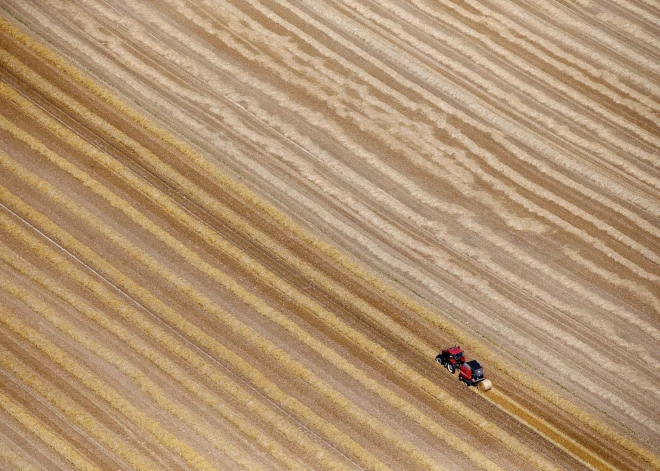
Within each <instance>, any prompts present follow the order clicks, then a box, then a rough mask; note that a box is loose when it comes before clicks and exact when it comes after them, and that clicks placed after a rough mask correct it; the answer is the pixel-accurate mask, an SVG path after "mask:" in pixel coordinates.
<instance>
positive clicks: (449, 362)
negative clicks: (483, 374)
mask: <svg viewBox="0 0 660 471" xmlns="http://www.w3.org/2000/svg"><path fill="white" fill-rule="evenodd" d="M435 361H437V362H438V363H440V364H441V365H442V366H444V367H445V368H447V371H449V372H450V373H451V374H454V372H455V371H456V370H457V369H459V368H460V367H461V365H462V364H463V363H465V356H464V355H463V350H461V347H451V348H448V349H447V350H443V351H441V352H440V353H438V355H437V356H436V357H435Z"/></svg>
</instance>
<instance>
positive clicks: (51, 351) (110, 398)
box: [0, 286, 215, 471]
mask: <svg viewBox="0 0 660 471" xmlns="http://www.w3.org/2000/svg"><path fill="white" fill-rule="evenodd" d="M2 288H3V289H4V288H5V287H4V286H3V287H2ZM1 314H2V315H0V323H2V324H4V325H5V326H6V327H8V328H9V329H10V330H11V331H12V332H14V333H15V334H17V335H18V336H20V337H22V338H23V339H25V340H26V341H28V342H29V343H31V344H32V345H34V346H35V347H36V348H37V349H38V350H40V351H41V352H42V353H44V354H45V355H46V356H47V357H48V358H50V360H52V361H53V362H54V363H56V364H57V365H59V366H60V367H61V368H62V369H63V370H64V371H66V372H68V373H69V374H70V375H71V376H73V377H74V378H76V379H77V380H78V381H79V382H80V383H81V384H83V385H84V386H86V387H87V388H89V389H90V390H92V391H94V392H95V393H96V394H97V395H98V396H99V397H100V398H102V399H103V400H104V401H106V402H107V403H108V404H109V405H111V406H112V407H113V408H114V409H116V410H117V411H118V412H120V413H121V414H123V415H124V416H125V417H126V418H128V419H129V420H130V421H131V422H133V423H134V424H136V425H138V426H139V427H141V428H143V429H144V430H145V431H147V432H148V433H149V434H150V435H151V436H152V437H153V438H154V439H156V441H158V442H160V443H161V444H163V445H165V446H166V447H167V448H169V449H171V450H172V451H174V452H175V453H176V454H178V455H179V456H180V457H181V458H183V459H184V460H185V461H186V462H187V463H188V464H189V465H190V466H191V467H192V468H194V469H197V470H200V471H211V470H215V468H214V467H213V466H212V465H211V463H210V462H209V461H208V460H207V459H206V458H204V457H203V456H201V455H199V454H198V453H197V452H196V451H195V450H194V449H193V448H192V447H191V446H190V445H188V444H186V443H185V442H183V441H182V440H180V439H179V438H178V437H177V436H175V435H173V434H172V433H171V432H168V431H167V430H166V429H165V428H164V427H163V426H162V425H161V424H160V423H159V422H158V421H156V420H154V419H152V418H151V417H150V416H149V415H148V414H146V413H145V412H143V411H141V410H140V409H138V408H137V407H135V406H134V405H133V404H132V403H130V402H129V401H128V400H127V399H125V398H123V397H122V396H121V395H120V394H119V393H118V392H117V391H116V390H114V389H112V388H111V387H109V386H108V385H107V383H106V382H105V381H103V380H101V379H99V378H98V376H97V375H95V374H94V373H93V372H92V371H90V370H89V369H88V368H86V367H84V366H82V365H81V364H80V363H78V362H77V361H76V360H75V359H74V358H72V357H71V356H70V355H69V354H67V353H66V352H64V351H63V350H62V349H61V348H59V347H58V346H57V345H55V344H53V343H52V342H51V341H50V340H48V339H46V338H44V337H43V336H42V335H40V334H39V333H38V332H37V331H35V330H34V329H32V328H31V327H29V326H27V325H26V324H24V323H23V322H21V321H20V320H19V319H17V318H16V317H15V316H14V315H13V314H10V313H9V312H7V311H3V312H1Z"/></svg>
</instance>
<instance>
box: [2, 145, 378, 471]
mask: <svg viewBox="0 0 660 471" xmlns="http://www.w3.org/2000/svg"><path fill="white" fill-rule="evenodd" d="M1 156H2V154H0V157H1ZM0 198H1V199H0V201H2V203H3V204H5V205H7V206H8V207H10V208H11V209H12V210H13V211H16V212H17V213H18V214H20V215H21V216H22V217H24V218H26V219H27V220H28V221H32V223H34V224H36V226H37V227H39V228H40V230H41V231H44V232H45V233H47V234H49V235H50V237H53V238H55V240H57V241H58V243H59V244H61V245H62V246H64V247H67V248H68V250H71V251H72V253H74V254H75V255H76V256H77V257H79V258H81V259H82V260H85V263H87V264H89V265H90V266H91V267H92V268H93V269H94V270H96V271H99V272H101V273H104V275H105V276H108V277H109V278H110V280H111V281H112V283H113V284H114V285H115V286H118V287H119V288H120V289H121V290H122V291H123V292H125V293H126V294H127V295H128V296H130V297H131V298H133V299H136V300H137V301H138V302H139V303H140V304H141V305H143V306H144V307H145V308H147V309H148V310H149V311H150V312H152V313H154V314H156V315H157V316H158V317H159V318H161V319H163V320H164V321H165V322H166V323H167V324H168V325H170V326H171V327H173V328H174V329H176V330H177V331H178V332H181V333H183V334H184V335H185V336H186V337H187V338H190V339H191V340H194V342H195V343H196V344H197V345H199V346H200V347H201V348H203V349H204V350H206V351H208V352H210V353H211V354H212V355H213V357H215V358H218V359H221V360H222V361H223V362H227V363H228V364H230V365H231V366H232V368H234V369H235V370H237V371H238V372H239V373H240V375H241V376H242V377H243V378H245V379H246V380H247V381H248V382H249V383H250V384H252V385H253V386H254V387H255V388H257V389H258V390H259V391H261V393H262V394H263V395H264V396H265V397H268V398H269V399H270V400H272V401H273V402H274V403H275V404H278V405H280V407H281V408H282V409H283V410H285V411H288V412H289V413H290V414H292V415H293V416H294V417H298V418H299V419H300V420H302V421H303V422H304V423H306V424H308V425H309V426H310V427H311V428H313V429H315V430H317V431H319V433H320V434H321V436H323V437H324V438H325V439H326V440H328V441H329V442H330V443H333V444H335V445H336V446H338V447H340V448H341V449H342V450H343V451H344V452H346V453H347V454H348V455H349V456H352V457H354V458H355V459H356V460H357V461H359V462H361V463H363V464H364V465H365V466H366V467H367V468H369V469H374V470H382V471H387V470H388V469H389V468H387V467H386V466H385V465H384V464H382V463H381V462H380V461H379V460H378V459H377V458H376V457H375V456H374V455H373V454H371V453H370V452H369V451H367V450H365V449H364V448H362V446H361V445H359V444H358V443H356V442H355V441H354V440H353V439H352V438H350V437H349V436H348V435H347V434H345V433H344V432H342V431H341V430H339V429H338V428H337V427H335V426H334V425H332V424H331V423H329V422H328V421H326V420H325V419H323V418H321V417H319V416H318V415H317V414H316V413H315V412H313V411H312V410H311V409H309V408H308V407H307V406H305V405H304V404H302V403H301V402H300V401H298V400H297V399H295V398H293V397H291V396H290V395H289V394H287V393H286V392H284V391H282V390H281V389H279V388H278V387H277V386H276V385H274V384H273V383H272V382H271V381H270V380H268V379H267V378H266V377H265V376H264V375H263V374H262V373H261V372H259V371H258V370H257V369H256V368H254V367H253V366H252V365H250V364H249V363H248V362H246V361H245V360H243V358H241V357H240V356H238V355H236V354H235V353H234V352H233V351H231V350H230V349H228V348H227V347H225V346H224V345H222V344H221V343H220V342H218V341H217V340H215V339H214V338H213V337H212V336H210V335H209V334H207V333H206V332H204V331H203V330H201V329H200V328H198V327H197V326H195V325H194V324H192V323H190V322H189V321H188V320H186V319H185V318H184V317H183V316H181V315H180V314H179V313H178V312H177V311H175V310H174V309H172V308H171V307H170V306H168V305H167V304H165V303H164V302H163V301H161V300H160V299H159V298H156V297H155V296H153V295H152V294H151V293H149V292H148V291H147V290H146V289H144V288H143V287H142V286H140V285H138V284H137V283H135V282H134V281H133V280H132V279H130V278H129V277H127V276H126V275H124V274H123V273H122V272H120V271H119V270H117V269H116V268H114V267H113V266H111V265H110V264H108V263H107V262H106V261H105V260H104V259H102V258H101V257H99V256H98V255H97V254H95V253H94V252H92V251H91V250H89V249H88V248H87V247H86V246H84V245H83V244H80V243H78V242H77V241H76V240H75V239H74V238H73V237H71V236H70V235H69V234H67V233H65V232H64V231H62V230H61V229H60V228H59V227H58V226H56V225H55V224H53V223H52V222H51V221H50V220H48V219H47V218H46V217H45V216H43V215H42V214H40V213H38V212H36V211H34V210H33V209H32V208H29V207H28V206H27V205H25V204H24V203H23V202H22V201H21V200H20V199H18V198H15V197H12V196H11V195H10V194H9V193H8V192H7V191H6V190H4V188H3V189H1V190H0ZM3 223H4V224H5V225H6V227H8V228H12V230H13V231H17V232H16V233H17V234H21V237H25V235H26V234H27V233H26V232H25V231H21V230H20V229H19V228H18V227H17V226H13V227H12V225H11V224H10V222H9V221H7V220H6V218H4V217H3ZM26 240H29V239H26ZM39 253H42V254H46V252H45V251H43V252H42V251H40V252H39ZM62 267H66V268H62ZM58 268H60V269H62V271H63V272H64V273H66V269H68V268H70V265H69V264H61V265H58ZM131 320H132V319H131ZM139 327H140V328H141V329H145V326H144V325H142V324H140V325H139ZM147 329H148V333H150V334H153V333H154V332H158V331H157V330H154V331H152V330H151V329H150V328H148V327H147ZM161 331H162V329H161ZM216 379H217V378H216Z"/></svg>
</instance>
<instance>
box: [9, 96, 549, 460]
mask: <svg viewBox="0 0 660 471" xmlns="http://www.w3.org/2000/svg"><path fill="white" fill-rule="evenodd" d="M14 99H16V100H18V101H19V102H21V103H22V104H21V107H22V108H25V107H27V106H28V104H27V103H24V102H22V101H21V100H20V99H19V98H18V97H14ZM35 119H36V116H35ZM41 121H42V123H48V122H49V121H52V120H48V119H47V118H45V117H42V119H41ZM45 125H46V124H45ZM49 128H51V129H53V128H55V129H54V132H55V133H56V134H58V135H60V137H62V134H68V135H69V139H71V140H72V142H74V143H75V144H72V145H84V143H82V142H79V141H80V140H79V139H76V138H75V137H74V136H73V135H70V133H67V132H66V130H64V129H62V128H61V126H58V125H56V124H55V123H53V122H50V125H49ZM23 138H24V139H28V138H27V137H26V136H24V137H23ZM28 140H29V139H28ZM35 147H38V146H37V145H36V144H33V148H35ZM85 147H87V152H89V153H90V155H92V154H93V155H95V156H96V157H97V158H98V159H99V160H100V161H102V162H104V165H107V164H108V160H109V159H108V157H107V156H106V155H104V154H102V153H100V152H98V151H96V150H95V149H93V148H91V146H88V145H87V146H85ZM42 154H44V156H46V157H47V158H49V160H51V161H53V162H54V163H56V164H57V165H58V166H60V167H61V168H63V169H65V170H67V171H69V172H70V173H72V175H74V176H76V175H77V177H76V178H79V179H83V182H84V181H85V180H84V179H85V175H83V173H84V172H81V171H79V170H76V169H75V167H74V166H72V165H69V164H67V163H66V162H65V161H64V160H63V159H61V158H58V157H57V156H54V155H53V154H52V153H48V152H45V151H44V150H43V149H42ZM5 160H6V159H5ZM5 165H7V164H6V163H5ZM9 165H11V166H13V164H9ZM113 171H114V172H115V173H116V174H118V175H119V176H122V177H123V178H126V176H129V177H130V174H129V173H128V171H127V170H126V169H122V168H121V167H119V166H118V163H115V164H114V166H113ZM19 172H20V170H19ZM26 175H27V174H26ZM26 178H29V177H27V176H26ZM127 181H128V183H129V184H132V185H138V188H140V184H141V186H142V190H141V192H142V193H143V194H148V195H149V197H150V198H153V200H154V203H155V204H157V205H164V204H166V203H169V204H167V206H165V208H166V210H167V212H168V213H170V214H173V213H174V214H177V213H178V217H179V218H180V219H183V220H184V221H187V222H184V225H185V226H186V227H190V228H194V229H193V230H196V231H197V232H198V233H199V231H200V230H201V228H204V229H206V230H205V231H203V232H202V233H201V234H200V236H202V237H203V239H204V240H206V241H207V242H209V243H210V244H211V245H212V246H213V247H215V248H216V249H218V250H222V251H225V252H229V253H230V254H231V256H232V257H233V258H235V259H236V260H237V261H238V262H239V263H241V264H242V265H244V266H246V268H247V269H248V270H249V271H251V272H253V273H255V274H256V275H258V276H259V278H260V279H262V280H264V281H266V280H267V282H268V284H270V285H271V286H273V287H275V288H276V289H278V290H280V291H281V292H284V293H287V294H288V295H289V296H291V297H292V298H293V299H294V300H295V301H296V302H298V303H299V304H301V305H302V306H304V307H306V308H307V309H309V310H310V311H311V312H313V313H314V314H315V315H317V316H319V317H320V318H321V319H322V320H323V321H324V322H326V323H327V324H328V325H330V326H331V327H333V328H334V329H335V330H339V331H341V332H342V333H343V334H344V335H346V336H348V338H350V339H351V340H352V341H353V342H354V343H355V344H356V345H358V346H360V347H361V348H363V349H364V350H366V351H367V352H369V353H370V354H372V355H376V356H377V357H378V358H381V359H382V360H383V361H384V362H385V363H386V364H389V365H391V366H392V367H394V368H395V370H396V371H398V372H399V373H400V374H401V375H403V376H405V377H406V378H407V379H408V380H410V381H413V382H414V384H418V385H419V386H420V387H421V388H422V389H424V390H426V391H428V392H429V393H430V394H431V395H432V396H433V397H434V398H436V400H438V401H440V402H442V403H443V404H444V405H446V406H447V407H449V408H450V409H451V410H453V411H455V412H457V413H458V414H459V415H461V416H462V417H464V418H466V419H468V420H469V421H471V422H472V423H473V424H475V425H477V426H479V427H482V428H483V429H484V430H486V431H487V432H488V433H489V434H491V435H492V436H493V437H494V438H496V439H497V440H498V441H500V442H501V443H502V444H504V445H505V446H507V447H508V448H510V449H511V450H512V451H514V452H515V453H517V454H519V455H520V456H522V457H524V458H525V459H527V460H532V461H533V462H535V463H544V465H543V466H545V469H553V466H552V465H551V464H550V463H548V462H544V459H543V458H542V457H541V456H540V455H538V454H537V453H536V452H534V451H532V450H531V449H529V448H527V447H526V446H524V445H522V443H520V442H518V441H517V440H515V439H514V438H513V437H511V436H510V435H509V434H507V433H506V432H504V431H503V430H502V429H500V428H499V427H497V426H495V425H494V424H492V423H489V424H488V426H486V427H484V419H483V417H481V416H480V415H478V414H476V413H474V412H473V411H471V410H470V409H469V408H467V407H465V406H464V405H463V404H462V403H460V402H459V401H457V400H455V399H453V398H452V397H451V396H449V395H448V394H447V393H446V392H444V391H443V390H442V389H441V388H439V387H438V386H436V385H434V384H433V383H431V382H430V381H428V380H426V379H425V378H423V377H421V375H419V374H418V373H416V372H414V371H413V370H412V369H411V368H410V367H408V366H407V365H405V364H404V363H402V362H401V361H399V360H397V359H396V358H394V357H393V356H392V355H391V354H389V353H388V352H387V351H386V350H384V349H383V348H382V347H380V346H379V345H377V344H375V343H374V342H372V341H370V340H369V339H367V338H366V337H365V336H364V335H361V334H359V333H358V332H357V331H355V330H353V329H351V328H349V327H348V326H347V325H346V324H344V323H343V322H341V321H340V320H338V319H337V317H336V316H334V315H332V314H331V313H329V312H327V311H325V310H323V309H322V308H321V307H320V306H319V305H318V304H316V303H315V302H313V301H311V300H309V299H308V298H307V297H306V296H303V295H301V294H300V293H299V292H297V291H296V290H295V289H294V288H293V287H291V286H289V285H288V284H286V283H284V282H283V281H281V280H280V279H278V278H277V277H276V276H275V275H274V274H273V273H272V272H269V271H267V270H265V269H264V268H263V267H262V266H261V265H259V264H258V263H256V262H254V261H253V260H251V259H249V258H247V257H246V256H245V254H243V253H242V252H240V251H237V250H236V249H235V248H233V247H231V246H229V245H228V244H227V243H226V242H223V243H222V244H221V245H219V244H218V241H217V240H216V237H215V234H214V233H213V232H212V231H210V230H208V229H207V228H205V227H204V226H202V225H201V224H199V222H198V221H197V220H196V219H193V218H192V217H191V216H190V215H189V214H188V213H186V212H184V211H182V210H181V209H180V208H179V207H178V206H176V205H174V204H173V203H171V201H169V198H168V197H167V196H166V195H164V194H162V193H160V192H159V191H158V190H156V189H155V188H150V187H149V188H147V187H145V186H144V183H141V182H140V181H139V180H138V179H137V178H136V177H135V176H132V177H131V178H130V179H129V180H127ZM84 184H85V186H86V187H88V188H90V189H92V190H93V191H95V192H97V193H98V194H100V195H101V196H103V197H104V198H105V199H106V200H108V201H109V202H110V203H111V204H113V206H115V207H117V208H118V209H120V210H122V211H123V212H125V213H126V214H127V215H129V217H131V218H132V219H133V220H134V221H136V222H137V223H139V224H140V225H141V226H142V227H144V228H145V229H147V230H149V231H150V232H152V233H153V234H154V235H155V236H156V237H158V238H159V239H160V240H162V241H163V242H164V243H166V244H167V245H169V246H171V247H172V248H173V249H174V250H175V251H176V252H177V253H180V254H181V255H182V256H184V258H186V259H187V260H189V261H190V262H191V264H192V265H193V266H196V267H197V268H199V269H201V270H202V271H204V272H205V273H207V275H209V276H210V277H212V278H214V279H215V280H217V281H218V282H219V283H221V284H223V285H224V286H226V287H227V288H228V289H230V290H231V291H232V292H234V293H235V294H236V296H237V297H239V299H242V300H243V301H245V302H246V303H247V304H248V305H250V306H251V307H253V308H254V309H256V310H257V312H260V313H262V315H264V316H266V317H267V318H270V319H271V320H273V321H274V322H276V323H278V324H280V325H282V326H283V327H284V328H286V329H287V330H288V331H289V332H291V333H293V334H294V335H296V337H297V338H299V339H301V341H302V342H303V343H305V344H307V345H309V346H310V347H312V348H314V349H315V350H316V351H319V352H320V353H322V355H323V357H324V358H329V359H332V363H333V365H335V366H337V367H341V368H342V369H343V370H344V371H346V372H347V373H348V374H350V375H351V376H352V377H353V378H354V379H356V380H357V381H359V382H360V383H361V384H363V385H365V387H367V388H368V389H369V390H371V391H373V392H375V393H377V394H378V395H379V396H380V397H382V398H383V399H385V400H387V401H388V402H390V404H392V405H394V406H395V407H397V408H398V409H400V410H401V411H402V412H404V413H406V414H407V415H408V416H410V417H411V418H412V419H413V420H415V421H416V422H418V423H419V424H420V425H422V426H423V427H425V428H427V430H429V431H431V432H432V433H434V434H435V435H436V436H438V437H439V438H441V439H443V440H445V441H446V442H447V443H449V444H451V446H452V447H454V448H456V449H459V450H460V451H462V452H463V453H465V454H466V456H468V457H469V458H470V459H472V460H474V461H475V462H478V463H480V464H483V463H484V462H485V461H484V460H485V459H484V457H482V455H481V454H480V453H478V452H476V451H475V450H474V449H472V447H470V446H469V445H467V444H465V443H464V442H463V441H461V440H459V439H458V438H456V437H454V436H453V435H451V434H449V433H448V432H446V431H445V430H444V429H442V428H441V427H439V426H438V425H437V424H435V423H434V422H433V421H431V420H429V419H428V418H427V417H426V416H424V415H423V414H421V413H420V411H418V410H417V409H416V408H411V407H410V405H409V404H408V403H406V402H405V401H402V400H401V399H400V398H399V397H398V396H397V395H396V394H394V393H393V392H392V391H390V390H388V389H387V388H384V387H382V386H381V385H380V384H379V383H378V382H377V381H374V380H372V379H370V378H369V377H367V376H366V375H365V374H364V373H363V372H362V371H360V370H359V369H357V368H355V367H353V366H352V365H351V364H350V363H349V362H348V361H346V359H345V358H343V357H342V356H341V355H338V354H337V353H335V352H334V351H332V350H330V349H328V348H327V347H325V345H323V344H322V343H321V342H318V341H315V340H314V339H313V337H311V336H309V334H307V332H305V331H304V330H303V329H300V328H299V327H298V326H297V325H296V324H295V323H294V322H292V321H290V320H289V319H288V318H286V316H283V315H282V314H281V313H279V312H276V311H274V310H273V309H271V308H269V307H268V306H266V305H265V304H264V303H262V302H260V300H258V299H257V298H256V297H254V296H253V295H251V294H250V293H249V292H247V291H246V290H245V289H243V288H242V287H240V286H239V285H238V284H237V283H235V282H234V281H233V280H231V279H230V278H228V277H227V276H225V275H224V274H222V273H221V272H219V271H218V270H216V269H214V268H213V267H211V266H210V265H208V263H206V262H205V261H204V260H203V259H202V258H201V257H199V256H198V255H197V254H196V253H194V252H192V251H191V250H189V249H187V248H186V247H185V246H184V245H183V244H181V243H180V242H179V241H177V240H175V239H174V238H173V237H171V236H169V235H168V234H167V233H165V232H163V231H162V230H160V229H159V228H158V227H157V226H155V225H154V224H153V223H151V222H150V221H148V220H147V219H146V218H145V217H144V216H142V215H141V214H140V213H139V212H137V211H135V210H134V209H132V208H130V207H129V206H128V205H127V204H126V203H125V202H123V201H122V200H120V199H118V198H116V197H114V195H112V194H109V193H108V192H107V191H102V190H101V189H100V187H99V185H98V184H96V183H95V182H93V181H90V180H89V179H88V180H87V183H84ZM53 191H54V189H51V190H49V191H48V193H49V194H51V195H52V194H53ZM70 204H72V203H71V202H70ZM68 207H69V208H70V209H71V208H72V206H68ZM71 210H72V212H73V213H78V212H79V210H78V209H76V210H74V209H71ZM80 214H81V215H80V217H81V219H83V220H85V221H92V220H95V218H94V217H93V216H92V215H91V214H85V213H80ZM126 243H127V242H122V243H120V244H119V245H120V246H122V248H125V247H124V246H125V244H126ZM136 257H139V258H140V259H141V260H143V262H144V263H145V264H146V265H150V264H151V263H156V265H155V266H156V267H157V268H154V271H155V272H157V273H160V274H161V276H164V275H163V274H164V273H167V269H166V268H165V267H163V266H160V267H159V266H158V264H157V262H155V261H149V262H147V260H151V259H150V258H149V257H148V256H147V255H146V254H144V253H141V254H140V255H136ZM169 276H170V277H172V278H173V279H174V280H175V281H176V282H179V283H181V281H180V280H178V279H176V277H175V276H173V275H169ZM184 286H185V287H184V288H182V290H183V291H184V292H194V290H192V287H190V286H187V284H184ZM197 298H198V303H200V305H203V306H207V307H206V308H207V309H208V310H210V311H211V312H212V311H213V309H214V306H213V304H212V303H211V302H210V301H209V300H208V299H206V298H205V297H204V296H199V295H197ZM216 317H218V314H216ZM220 317H221V318H222V319H226V318H227V314H226V313H222V315H220ZM381 317H382V315H381ZM223 322H228V321H226V320H223ZM237 325H238V326H239V327H238V328H244V326H241V325H240V323H239V324H237ZM392 326H393V328H395V327H397V326H395V325H394V324H392ZM398 330H399V331H401V328H398ZM426 350H427V351H425V353H426V354H427V355H428V354H429V352H430V351H431V349H430V347H428V348H427V349H426ZM280 353H282V354H283V352H280ZM287 356H288V355H285V357H287ZM287 361H289V360H287ZM298 374H299V375H303V376H304V375H309V374H311V373H310V372H308V371H307V372H305V371H304V369H303V370H299V373H298ZM313 377H315V375H313V374H312V376H311V378H313ZM308 381H310V380H308ZM314 381H316V380H314ZM326 395H327V392H326ZM333 400H334V401H335V402H336V403H337V404H342V403H343V402H344V398H342V397H341V396H340V395H337V396H335V395H333ZM362 420H366V418H363V419H362ZM367 423H368V422H367ZM385 430H386V429H382V431H383V433H390V432H385ZM399 444H400V445H401V444H402V443H401V442H400V443H399ZM404 448H406V449H408V452H409V453H413V454H415V453H416V452H415V451H414V450H413V449H412V448H410V445H409V444H405V445H404ZM427 461H428V460H427ZM489 466H492V465H489Z"/></svg>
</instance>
